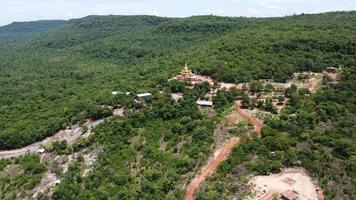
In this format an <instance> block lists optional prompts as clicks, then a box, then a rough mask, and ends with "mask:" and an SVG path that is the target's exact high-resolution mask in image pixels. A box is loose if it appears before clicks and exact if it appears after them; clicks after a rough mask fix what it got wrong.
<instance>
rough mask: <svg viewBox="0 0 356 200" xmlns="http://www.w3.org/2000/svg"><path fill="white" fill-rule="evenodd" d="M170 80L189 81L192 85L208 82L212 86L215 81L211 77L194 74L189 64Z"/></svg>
mask: <svg viewBox="0 0 356 200" xmlns="http://www.w3.org/2000/svg"><path fill="white" fill-rule="evenodd" d="M170 80H179V81H188V82H190V83H191V84H192V85H197V84H200V83H202V82H205V81H206V82H208V83H209V84H210V85H211V86H213V85H214V80H213V79H212V78H210V77H209V76H201V75H197V74H193V73H192V71H191V70H190V69H189V67H188V64H187V63H185V66H184V68H183V70H182V71H181V72H180V73H179V74H177V75H176V76H175V77H174V78H172V79H170Z"/></svg>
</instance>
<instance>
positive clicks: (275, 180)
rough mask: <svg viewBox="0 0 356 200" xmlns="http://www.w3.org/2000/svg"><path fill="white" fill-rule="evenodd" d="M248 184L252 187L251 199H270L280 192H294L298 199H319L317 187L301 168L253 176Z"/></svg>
mask: <svg viewBox="0 0 356 200" xmlns="http://www.w3.org/2000/svg"><path fill="white" fill-rule="evenodd" d="M249 184H250V185H251V186H252V188H253V196H252V197H251V198H250V199H253V200H270V199H273V198H274V197H277V199H279V198H278V197H279V196H280V194H285V193H288V192H287V191H289V193H292V194H293V193H294V194H295V195H297V196H298V199H300V200H320V199H323V198H322V195H321V196H320V195H318V193H319V192H318V191H320V189H318V187H317V186H316V183H315V182H314V181H313V180H312V179H311V178H310V176H309V175H308V174H307V173H306V171H305V170H304V169H303V168H288V169H284V170H283V171H282V172H281V173H279V174H272V175H269V176H255V177H253V178H252V179H250V182H249Z"/></svg>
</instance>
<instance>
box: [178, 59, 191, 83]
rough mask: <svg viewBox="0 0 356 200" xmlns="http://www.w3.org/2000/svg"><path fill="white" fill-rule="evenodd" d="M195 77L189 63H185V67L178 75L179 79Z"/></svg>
mask: <svg viewBox="0 0 356 200" xmlns="http://www.w3.org/2000/svg"><path fill="white" fill-rule="evenodd" d="M192 77H193V73H192V71H191V70H190V69H189V67H188V64H187V63H185V66H184V69H183V70H182V71H181V72H180V73H179V74H178V75H177V76H176V78H177V80H181V81H185V80H189V79H191V78H192Z"/></svg>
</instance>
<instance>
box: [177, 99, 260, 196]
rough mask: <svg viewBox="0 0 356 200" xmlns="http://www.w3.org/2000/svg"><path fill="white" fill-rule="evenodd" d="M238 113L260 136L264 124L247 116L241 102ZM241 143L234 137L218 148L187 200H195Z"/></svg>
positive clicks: (203, 169) (195, 181)
mask: <svg viewBox="0 0 356 200" xmlns="http://www.w3.org/2000/svg"><path fill="white" fill-rule="evenodd" d="M236 111H237V112H238V113H239V115H241V116H242V118H244V119H247V120H249V121H250V122H251V123H252V124H253V125H254V127H255V131H256V132H257V133H258V134H260V133H261V130H262V127H263V125H262V123H261V122H259V121H258V120H257V118H256V117H254V116H250V115H248V114H246V113H245V112H244V111H243V110H242V109H241V108H240V104H239V102H236ZM239 141H240V138H239V137H233V138H231V139H230V140H229V141H227V142H226V143H225V144H224V145H223V146H222V147H220V148H218V149H217V150H216V151H215V153H214V157H213V158H212V160H211V161H210V162H208V164H206V165H205V166H204V167H203V168H202V170H201V173H200V174H199V175H198V176H196V177H195V178H194V179H193V180H192V182H191V183H190V185H189V187H188V189H187V192H186V194H185V198H184V199H185V200H194V199H195V198H194V196H195V192H196V191H197V189H198V188H199V186H200V185H201V183H202V182H204V181H205V179H206V178H207V177H208V176H210V175H212V174H213V173H214V171H215V170H216V169H217V168H218V166H219V164H220V163H221V162H222V161H224V160H225V159H226V158H227V156H228V155H229V154H230V152H231V151H232V149H233V148H234V146H235V145H236V144H237V143H238V142H239Z"/></svg>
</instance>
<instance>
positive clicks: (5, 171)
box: [0, 155, 46, 199]
mask: <svg viewBox="0 0 356 200" xmlns="http://www.w3.org/2000/svg"><path fill="white" fill-rule="evenodd" d="M39 161H40V160H39V157H38V156H36V155H29V156H25V157H22V158H17V159H13V160H0V199H19V198H25V197H28V194H27V193H26V191H29V190H31V189H33V188H34V187H35V186H37V185H38V184H39V183H40V181H41V178H42V175H43V173H44V172H45V170H46V167H45V166H44V165H43V164H41V163H40V162H39Z"/></svg>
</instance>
